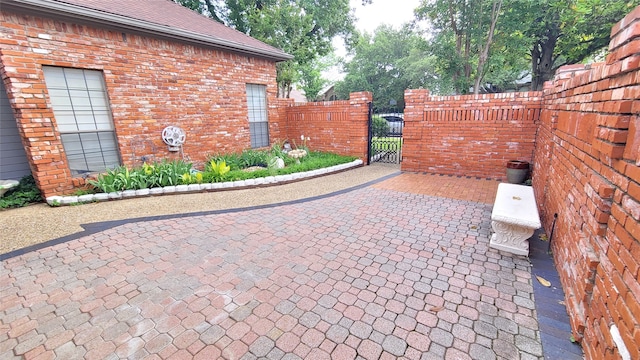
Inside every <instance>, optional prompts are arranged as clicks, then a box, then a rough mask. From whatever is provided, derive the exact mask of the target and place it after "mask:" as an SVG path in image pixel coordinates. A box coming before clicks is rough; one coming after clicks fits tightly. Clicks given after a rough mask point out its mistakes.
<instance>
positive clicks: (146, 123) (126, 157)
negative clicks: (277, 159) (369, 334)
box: [0, 11, 279, 196]
mask: <svg viewBox="0 0 640 360" xmlns="http://www.w3.org/2000/svg"><path fill="white" fill-rule="evenodd" d="M0 22H1V23H2V28H3V29H2V31H3V35H2V36H1V37H0V47H1V48H0V64H1V67H0V75H1V76H2V80H3V81H4V85H5V87H6V89H7V93H8V96H9V100H10V102H11V104H12V107H13V111H14V113H15V115H16V121H17V123H18V128H19V132H20V134H21V136H22V138H23V145H24V147H25V150H26V153H27V157H28V158H29V159H30V162H31V163H30V165H31V171H32V173H33V175H34V177H35V179H36V182H37V184H38V186H39V188H40V189H41V190H42V192H43V193H44V195H45V196H51V195H56V194H64V193H68V192H71V191H73V185H74V183H75V184H76V185H77V184H78V183H80V182H81V181H79V180H81V179H77V178H76V179H74V178H73V176H72V175H71V173H70V170H69V168H68V166H67V161H66V158H65V154H64V149H63V147H62V144H61V141H60V134H59V133H58V132H57V130H56V121H55V118H54V116H53V112H52V110H51V106H50V103H49V102H48V96H47V89H46V86H45V82H44V75H43V71H42V66H44V65H50V66H59V67H72V68H82V69H91V70H100V71H102V72H103V75H104V79H105V83H106V88H107V92H108V97H109V101H110V107H111V111H112V115H113V122H114V126H115V132H116V137H117V141H118V146H119V151H120V156H121V159H122V162H123V163H124V164H125V165H128V166H131V165H137V164H140V163H141V161H142V156H145V155H149V154H150V155H152V157H151V158H152V159H155V160H158V161H159V160H162V159H173V158H178V157H180V158H181V157H182V154H180V153H174V152H169V151H168V148H167V146H166V145H165V144H164V143H163V142H162V139H161V132H162V129H163V128H164V127H166V126H169V125H173V126H179V127H181V128H183V129H184V130H185V131H186V135H187V138H186V142H185V144H184V147H183V150H184V157H185V158H186V159H188V160H189V161H192V162H194V163H196V164H198V163H200V162H203V161H204V160H205V159H206V157H207V155H209V154H214V153H221V152H234V151H240V150H242V149H245V148H248V147H250V134H249V124H248V120H247V100H246V84H247V83H251V84H262V85H266V89H267V102H268V103H269V104H270V103H272V102H275V101H276V95H277V89H276V69H275V62H274V61H273V60H265V59H261V58H256V57H248V56H244V55H238V54H234V53H230V52H223V51H218V50H215V49H212V48H205V47H197V46H192V45H188V44H183V43H179V42H172V41H167V40H161V39H154V38H149V37H143V36H137V35H135V34H131V33H123V32H119V31H111V30H106V29H101V28H94V27H90V26H83V25H77V24H72V23H67V22H61V21H56V20H52V19H47V18H41V17H33V16H27V15H21V14H15V13H10V12H7V11H2V12H0ZM272 112H273V111H270V113H272ZM274 124H275V123H274ZM272 131H273V133H274V134H277V133H278V131H279V130H278V129H277V128H274V129H272ZM154 150H155V152H154Z"/></svg>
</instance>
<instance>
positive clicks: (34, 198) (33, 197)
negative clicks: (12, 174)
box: [0, 175, 42, 209]
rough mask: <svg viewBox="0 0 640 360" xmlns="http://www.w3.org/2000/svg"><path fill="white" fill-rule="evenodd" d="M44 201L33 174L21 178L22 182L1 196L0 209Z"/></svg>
mask: <svg viewBox="0 0 640 360" xmlns="http://www.w3.org/2000/svg"><path fill="white" fill-rule="evenodd" d="M38 202H42V195H41V194H40V190H39V189H38V186H37V185H36V181H35V180H34V179H33V176H32V175H27V176H25V177H23V178H22V179H20V183H19V184H18V185H17V186H14V187H13V188H11V189H10V190H9V191H7V192H6V193H5V194H4V196H3V197H1V198H0V209H9V208H19V207H23V206H27V205H29V204H33V203H38Z"/></svg>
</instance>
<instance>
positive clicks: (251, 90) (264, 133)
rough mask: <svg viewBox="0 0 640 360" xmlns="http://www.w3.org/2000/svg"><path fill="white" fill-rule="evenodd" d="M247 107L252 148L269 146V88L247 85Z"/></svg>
mask: <svg viewBox="0 0 640 360" xmlns="http://www.w3.org/2000/svg"><path fill="white" fill-rule="evenodd" d="M247 107H248V109H249V131H250V133H251V147H252V148H259V147H264V146H269V122H268V121H267V87H266V86H265V85H254V84H247Z"/></svg>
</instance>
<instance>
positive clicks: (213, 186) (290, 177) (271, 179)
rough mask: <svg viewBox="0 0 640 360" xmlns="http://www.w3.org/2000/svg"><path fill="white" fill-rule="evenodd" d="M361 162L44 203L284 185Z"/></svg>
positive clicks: (53, 199)
mask: <svg viewBox="0 0 640 360" xmlns="http://www.w3.org/2000/svg"><path fill="white" fill-rule="evenodd" d="M362 164H363V162H362V160H360V159H357V160H354V161H352V162H349V163H345V164H340V165H334V166H330V167H327V168H322V169H316V170H311V171H304V172H299V173H293V174H286V175H276V176H267V177H263V178H256V179H247V180H237V181H225V182H219V183H207V184H190V185H176V186H165V187H155V188H150V189H139V190H124V191H117V192H111V193H97V194H86V195H79V196H78V195H74V196H49V197H47V199H46V200H47V204H48V205H49V206H62V205H76V204H84V203H91V202H101V201H109V200H120V199H129V198H136V197H146V196H158V195H170V194H186V193H194V192H206V191H224V190H237V189H245V188H252V187H264V186H273V185H280V184H286V183H290V182H295V181H299V180H303V179H309V178H314V177H318V176H323V175H328V174H333V173H337V172H341V171H344V170H348V169H351V168H355V167H359V166H362Z"/></svg>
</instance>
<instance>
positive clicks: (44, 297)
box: [0, 179, 542, 359]
mask: <svg viewBox="0 0 640 360" xmlns="http://www.w3.org/2000/svg"><path fill="white" fill-rule="evenodd" d="M392 180H393V179H392ZM381 187H384V186H381ZM274 191H277V189H275V190H274ZM490 209H491V205H488V204H484V203H479V202H471V201H466V200H455V199H446V198H440V197H433V196H428V195H423V194H419V193H415V192H401V191H397V190H391V189H384V188H380V187H366V188H362V189H359V190H355V191H351V192H346V193H342V194H339V195H335V196H331V197H326V198H321V199H314V200H311V201H303V202H298V203H293V204H287V205H279V206H270V207H263V208H256V209H249V210H245V211H238V212H235V211H234V212H222V213H220V212H218V213H210V214H200V215H193V216H176V217H167V218H164V219H157V220H149V221H137V222H124V223H122V224H121V225H118V226H115V227H113V228H110V229H107V230H104V231H100V232H98V233H96V234H94V235H89V236H84V237H80V238H78V239H75V240H70V241H68V242H65V243H62V244H57V245H53V246H50V247H45V248H43V249H40V250H38V251H33V252H30V253H27V254H24V255H19V256H16V257H12V258H10V259H7V260H5V261H2V262H1V263H0V287H1V288H2V293H1V295H0V296H1V297H0V358H2V359H11V358H14V357H21V356H24V357H25V358H36V357H37V358H39V359H40V358H43V359H44V358H59V359H74V358H88V359H101V358H107V359H116V358H131V359H135V358H143V357H148V358H167V359H169V358H171V359H190V358H196V359H198V358H200V359H215V358H228V359H239V358H244V359H255V358H261V357H266V358H273V359H294V358H303V359H316V358H334V359H354V358H361V359H380V358H381V359H391V358H408V359H494V358H499V359H540V358H542V347H541V344H540V336H539V331H538V322H537V320H536V314H535V306H534V302H533V289H532V280H531V272H530V264H529V262H528V261H527V260H526V259H523V258H518V257H512V256H509V255H503V254H501V253H499V252H496V251H495V250H490V249H489V248H488V242H489V240H488V239H489V227H490V222H489V217H490Z"/></svg>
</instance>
